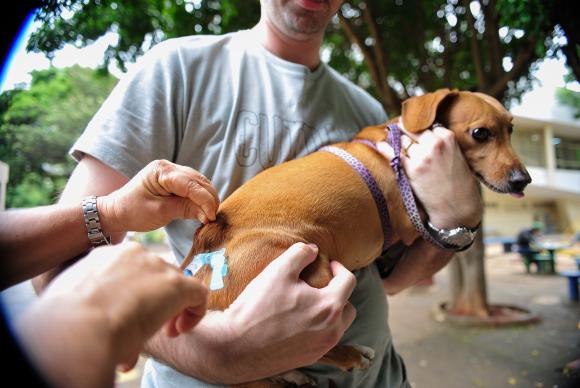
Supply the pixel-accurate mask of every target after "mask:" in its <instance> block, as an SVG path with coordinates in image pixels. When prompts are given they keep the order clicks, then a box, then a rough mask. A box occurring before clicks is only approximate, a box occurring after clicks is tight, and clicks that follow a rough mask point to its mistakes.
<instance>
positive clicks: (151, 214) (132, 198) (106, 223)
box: [97, 160, 220, 235]
mask: <svg viewBox="0 0 580 388" xmlns="http://www.w3.org/2000/svg"><path fill="white" fill-rule="evenodd" d="M97 201H98V202H97V207H98V208H99V212H100V213H101V214H102V215H101V219H102V221H101V222H102V227H103V230H104V231H105V232H106V233H107V234H109V235H110V234H114V233H118V232H127V231H137V232H144V231H150V230H154V229H157V228H160V227H162V226H165V225H167V224H168V223H169V222H171V221H172V220H174V219H184V218H195V219H198V220H199V221H201V222H202V223H204V224H205V223H207V222H209V221H213V220H215V214H216V212H217V209H218V206H219V203H220V201H219V197H218V194H217V191H216V190H215V188H214V187H213V186H212V185H211V183H210V181H209V180H208V179H207V178H206V177H205V176H203V175H202V174H201V173H199V172H197V171H195V170H194V169H192V168H190V167H185V166H180V165H177V164H174V163H171V162H169V161H166V160H155V161H153V162H151V163H149V164H148V165H147V166H145V167H144V168H143V169H142V170H141V171H140V172H139V173H138V174H137V175H136V176H135V177H133V179H131V180H130V181H129V182H128V183H127V184H125V185H124V186H123V187H121V188H120V189H118V190H116V191H114V192H112V193H111V194H109V195H106V196H103V197H98V199H97Z"/></svg>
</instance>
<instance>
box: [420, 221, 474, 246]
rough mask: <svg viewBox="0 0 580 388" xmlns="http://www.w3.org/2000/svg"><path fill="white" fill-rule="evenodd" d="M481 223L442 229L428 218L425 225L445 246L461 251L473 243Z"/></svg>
mask: <svg viewBox="0 0 580 388" xmlns="http://www.w3.org/2000/svg"><path fill="white" fill-rule="evenodd" d="M480 225H481V223H479V224H477V226H475V227H473V228H468V227H465V226H458V227H457V228H453V229H440V228H437V227H436V226H434V225H433V224H432V223H431V221H429V220H427V223H426V225H425V227H426V228H427V230H428V231H429V233H430V234H431V236H433V238H434V239H436V240H437V241H439V242H440V243H441V245H443V246H444V247H445V248H448V249H450V250H453V251H456V252H459V251H464V250H466V249H467V248H469V247H470V246H471V244H473V241H475V235H476V234H477V232H478V231H479V227H480Z"/></svg>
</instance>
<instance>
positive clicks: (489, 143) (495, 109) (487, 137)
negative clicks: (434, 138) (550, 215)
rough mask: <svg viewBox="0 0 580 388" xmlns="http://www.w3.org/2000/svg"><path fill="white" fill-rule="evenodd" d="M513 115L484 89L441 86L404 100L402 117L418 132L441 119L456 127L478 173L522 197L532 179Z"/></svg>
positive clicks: (487, 182)
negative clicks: (514, 140) (517, 144)
mask: <svg viewBox="0 0 580 388" xmlns="http://www.w3.org/2000/svg"><path fill="white" fill-rule="evenodd" d="M512 119H513V116H512V115H511V114H510V113H509V112H508V111H507V110H506V109H505V108H504V107H503V105H502V104H501V103H500V102H499V101H497V100H496V99H495V98H493V97H490V96H488V95H486V94H483V93H472V92H463V91H456V90H454V91H451V90H449V89H441V90H438V91H436V92H434V93H428V94H425V95H423V96H419V97H413V98H410V99H408V100H406V101H405V102H403V112H402V120H403V125H404V127H405V129H406V130H407V131H408V132H414V133H418V132H421V131H423V130H426V129H428V128H429V127H431V126H432V125H433V124H434V123H436V122H438V123H440V124H442V125H443V126H445V127H446V128H449V129H450V130H452V131H453V132H454V134H455V138H456V140H457V142H458V144H459V147H460V148H461V150H462V152H463V155H464V156H465V159H466V161H467V163H468V164H469V166H470V167H471V169H472V170H473V171H474V173H475V175H476V176H477V177H478V178H479V180H480V181H481V182H483V183H484V184H485V185H486V186H487V187H489V188H490V189H491V190H493V191H496V192H498V193H509V194H512V195H514V196H516V197H522V196H523V191H524V188H525V187H526V186H527V185H528V184H529V183H530V182H531V181H532V180H531V178H530V175H529V174H528V172H527V171H526V168H525V167H524V165H523V164H522V162H521V161H520V160H519V158H518V156H517V155H516V153H515V152H514V150H513V148H512V146H511V142H510V135H511V133H512V131H513V125H512Z"/></svg>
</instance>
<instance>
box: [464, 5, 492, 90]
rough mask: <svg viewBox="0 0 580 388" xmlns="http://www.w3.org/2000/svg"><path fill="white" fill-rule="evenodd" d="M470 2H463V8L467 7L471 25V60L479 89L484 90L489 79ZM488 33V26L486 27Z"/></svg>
mask: <svg viewBox="0 0 580 388" xmlns="http://www.w3.org/2000/svg"><path fill="white" fill-rule="evenodd" d="M469 3H470V0H463V6H464V7H465V14H466V15H467V24H468V25H469V31H470V32H471V34H470V37H469V40H470V45H469V47H470V50H471V58H472V59H473V66H474V67H475V77H476V78H477V83H478V84H479V87H478V89H479V90H484V89H485V88H486V87H487V79H486V76H485V71H484V70H483V58H482V56H481V49H480V47H479V41H478V40H477V29H476V28H475V17H474V16H473V14H472V13H471V10H470V9H469ZM486 32H487V26H486Z"/></svg>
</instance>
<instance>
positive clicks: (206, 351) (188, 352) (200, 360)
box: [145, 312, 235, 384]
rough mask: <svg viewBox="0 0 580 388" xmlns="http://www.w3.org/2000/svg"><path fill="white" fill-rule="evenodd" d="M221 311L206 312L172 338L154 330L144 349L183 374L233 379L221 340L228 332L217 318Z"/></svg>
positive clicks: (218, 381)
mask: <svg viewBox="0 0 580 388" xmlns="http://www.w3.org/2000/svg"><path fill="white" fill-rule="evenodd" d="M221 314H223V313H222V312H208V313H207V314H206V316H205V317H204V318H203V320H202V321H201V322H200V323H199V324H198V325H197V326H196V327H195V329H194V330H193V331H191V332H189V333H185V334H181V335H180V336H178V337H175V338H169V337H167V336H166V335H165V334H164V333H163V332H162V331H158V332H157V333H156V334H155V335H154V336H153V337H152V338H151V339H150V340H149V341H148V342H147V343H146V344H145V352H146V353H147V354H149V355H150V356H152V357H153V358H155V359H156V360H159V361H160V362H162V363H164V364H167V365H169V366H171V367H172V368H174V369H176V370H178V371H180V372H181V373H183V374H186V375H189V376H193V377H195V378H198V379H200V380H203V381H206V382H208V383H212V384H228V383H233V380H234V379H235V376H233V375H230V372H231V370H232V369H233V368H232V367H233V365H227V364H228V362H227V361H226V357H225V353H224V351H223V348H224V346H223V343H224V342H226V341H227V337H228V335H229V334H228V333H227V331H226V330H224V329H223V328H222V327H221V325H220V324H218V322H219V321H220V319H219V318H220V317H219V315H221Z"/></svg>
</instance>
